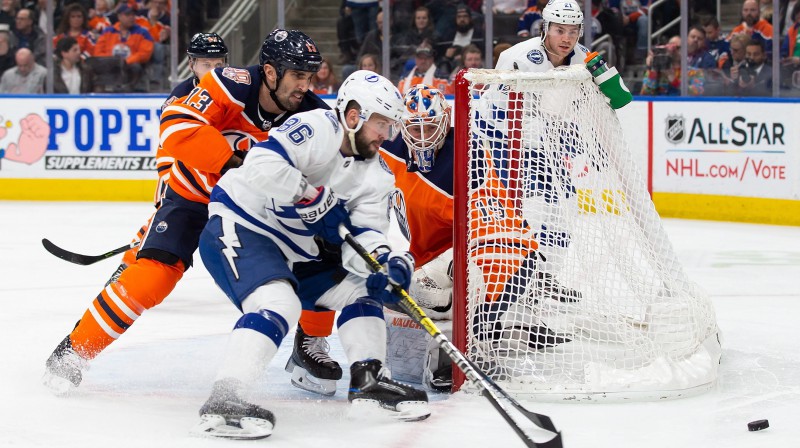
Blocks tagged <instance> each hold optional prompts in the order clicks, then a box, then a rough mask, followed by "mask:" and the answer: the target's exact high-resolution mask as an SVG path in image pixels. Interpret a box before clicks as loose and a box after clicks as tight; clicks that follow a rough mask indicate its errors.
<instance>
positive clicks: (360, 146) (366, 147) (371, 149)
mask: <svg viewBox="0 0 800 448" xmlns="http://www.w3.org/2000/svg"><path fill="white" fill-rule="evenodd" d="M365 134H366V133H365V132H364V128H363V127H362V128H361V129H359V130H358V132H356V148H355V149H356V153H357V154H358V155H360V156H361V157H363V158H365V159H371V158H373V157H375V154H377V153H378V148H379V147H380V146H381V143H383V141H382V140H369V139H368V138H367V137H366V135H365Z"/></svg>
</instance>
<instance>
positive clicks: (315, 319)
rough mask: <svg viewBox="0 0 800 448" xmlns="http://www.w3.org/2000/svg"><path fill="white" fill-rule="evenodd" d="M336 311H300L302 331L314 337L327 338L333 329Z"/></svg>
mask: <svg viewBox="0 0 800 448" xmlns="http://www.w3.org/2000/svg"><path fill="white" fill-rule="evenodd" d="M335 317H336V311H309V310H303V312H302V313H300V327H302V328H303V332H304V333H305V334H307V335H309V336H313V337H315V338H327V337H328V336H330V335H331V331H332V330H333V320H334V318H335Z"/></svg>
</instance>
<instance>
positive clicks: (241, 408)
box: [189, 379, 275, 440]
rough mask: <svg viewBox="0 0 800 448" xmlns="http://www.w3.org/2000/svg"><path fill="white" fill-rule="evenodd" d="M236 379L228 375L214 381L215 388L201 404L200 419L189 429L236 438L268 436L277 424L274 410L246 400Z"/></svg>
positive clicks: (225, 437) (208, 435)
mask: <svg viewBox="0 0 800 448" xmlns="http://www.w3.org/2000/svg"><path fill="white" fill-rule="evenodd" d="M239 388H240V383H239V382H238V381H237V380H233V379H225V380H219V381H217V382H216V383H214V389H213V390H212V391H211V396H210V397H209V398H208V400H207V401H206V403H205V404H204V405H203V407H201V408H200V423H199V424H197V426H195V427H194V428H192V429H191V430H190V431H189V433H190V434H191V435H195V436H202V437H218V438H223V439H234V440H256V439H263V438H265V437H269V436H270V435H271V434H272V429H273V428H274V427H275V416H274V415H273V414H272V412H270V411H268V410H266V409H264V408H262V407H260V406H258V405H255V404H251V403H248V402H246V401H244V400H243V399H242V398H241V397H239V394H238V393H237V389H239Z"/></svg>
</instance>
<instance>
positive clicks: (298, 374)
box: [286, 359, 336, 397]
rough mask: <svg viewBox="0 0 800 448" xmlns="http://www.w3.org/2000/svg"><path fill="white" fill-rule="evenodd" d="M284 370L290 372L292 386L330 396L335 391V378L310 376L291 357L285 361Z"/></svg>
mask: <svg viewBox="0 0 800 448" xmlns="http://www.w3.org/2000/svg"><path fill="white" fill-rule="evenodd" d="M286 371H287V372H292V385H293V386H294V387H297V388H300V389H303V390H307V391H309V392H313V393H315V394H320V395H325V396H326V397H330V396H332V395H334V394H335V393H336V380H324V379H322V378H317V377H315V376H311V375H310V374H309V373H308V371H307V370H306V369H304V368H302V367H300V366H298V365H297V364H295V363H294V362H293V361H292V360H291V359H289V362H288V363H286Z"/></svg>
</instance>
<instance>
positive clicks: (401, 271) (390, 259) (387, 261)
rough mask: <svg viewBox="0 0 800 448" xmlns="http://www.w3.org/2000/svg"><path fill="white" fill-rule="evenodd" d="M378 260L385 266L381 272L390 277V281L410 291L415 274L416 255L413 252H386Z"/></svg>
mask: <svg viewBox="0 0 800 448" xmlns="http://www.w3.org/2000/svg"><path fill="white" fill-rule="evenodd" d="M376 260H377V261H378V263H380V264H381V265H382V266H383V269H382V270H381V272H384V273H385V274H386V275H387V276H388V277H389V283H391V284H393V285H398V286H400V287H402V288H403V289H405V290H406V291H408V287H409V286H410V285H411V276H412V275H413V274H414V256H413V255H411V252H402V251H393V252H384V253H382V254H380V255H378V257H377V258H376Z"/></svg>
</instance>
